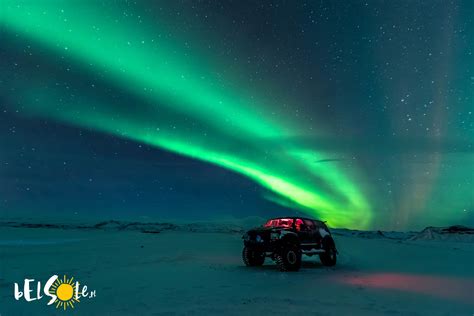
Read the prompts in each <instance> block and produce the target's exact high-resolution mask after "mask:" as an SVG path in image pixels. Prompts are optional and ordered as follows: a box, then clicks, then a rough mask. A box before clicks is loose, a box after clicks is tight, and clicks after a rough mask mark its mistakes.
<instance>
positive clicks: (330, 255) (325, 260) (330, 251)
mask: <svg viewBox="0 0 474 316" xmlns="http://www.w3.org/2000/svg"><path fill="white" fill-rule="evenodd" d="M322 246H323V249H324V253H322V254H320V255H319V259H320V260H321V263H322V264H323V265H324V266H327V267H332V266H335V265H336V262H337V251H336V245H335V244H334V240H333V239H332V238H331V237H329V236H326V237H324V239H323V242H322Z"/></svg>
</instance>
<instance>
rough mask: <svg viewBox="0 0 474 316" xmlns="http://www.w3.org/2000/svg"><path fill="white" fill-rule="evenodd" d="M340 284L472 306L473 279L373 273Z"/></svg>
mask: <svg viewBox="0 0 474 316" xmlns="http://www.w3.org/2000/svg"><path fill="white" fill-rule="evenodd" d="M340 281H341V282H342V283H346V284H351V285H357V286H363V287H370V288H381V289H391V290H399V291H406V292H413V293H419V294H426V295H431V296H435V297H439V298H445V299H455V300H458V301H462V302H464V303H470V304H474V279H472V278H458V277H446V276H432V275H431V276H430V275H416V274H404V273H374V274H364V275H361V276H351V277H344V278H341V279H340Z"/></svg>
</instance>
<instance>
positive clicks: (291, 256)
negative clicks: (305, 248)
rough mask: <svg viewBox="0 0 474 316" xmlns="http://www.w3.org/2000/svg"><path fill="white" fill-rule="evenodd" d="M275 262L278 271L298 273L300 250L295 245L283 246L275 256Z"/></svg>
mask: <svg viewBox="0 0 474 316" xmlns="http://www.w3.org/2000/svg"><path fill="white" fill-rule="evenodd" d="M275 261H276V264H277V266H278V268H279V269H280V271H282V272H284V271H298V270H299V269H300V267H301V250H300V248H299V247H298V246H297V245H287V246H284V247H283V249H282V250H281V251H279V252H278V253H277V254H276V255H275Z"/></svg>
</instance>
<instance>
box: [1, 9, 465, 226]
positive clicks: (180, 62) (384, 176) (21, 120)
mask: <svg viewBox="0 0 474 316" xmlns="http://www.w3.org/2000/svg"><path fill="white" fill-rule="evenodd" d="M473 17H474V2H473V1H471V0H468V1H436V0H431V1H411V0H409V1H67V2H66V1H64V2H61V1H53V0H44V1H10V0H3V1H1V2H0V69H1V72H0V110H1V112H0V131H1V133H0V212H1V214H2V216H3V217H19V218H21V217H24V218H44V217H52V218H63V219H76V218H77V219H79V218H80V219H84V218H102V219H112V218H133V219H150V220H151V219H156V220H157V219H185V220H207V219H216V218H230V217H235V218H240V217H246V216H254V215H255V216H263V217H271V216H278V215H283V214H294V213H295V212H296V213H298V214H306V215H308V216H311V217H316V218H321V219H324V220H327V221H328V223H329V224H330V225H332V226H337V227H350V228H380V229H417V228H421V227H424V226H429V225H451V224H465V225H474V189H473V182H474V147H473V146H474V115H473V113H472V112H473V111H474V20H473Z"/></svg>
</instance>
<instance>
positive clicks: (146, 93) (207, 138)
mask: <svg viewBox="0 0 474 316" xmlns="http://www.w3.org/2000/svg"><path fill="white" fill-rule="evenodd" d="M93 6H95V7H93ZM101 9H102V10H103V9H104V8H103V7H102V8H100V7H97V5H94V4H92V2H91V3H88V5H84V4H81V2H80V1H72V2H64V3H62V5H61V2H56V1H42V2H41V5H39V4H35V3H34V2H31V1H25V2H24V4H22V3H21V1H12V2H10V1H7V2H6V4H5V3H4V4H3V8H2V11H3V12H1V15H0V19H1V23H2V26H3V28H4V30H5V31H6V32H7V33H9V34H11V35H12V36H15V35H16V34H19V35H21V37H24V38H27V39H28V40H31V41H34V42H36V43H39V44H40V45H43V46H44V47H46V48H47V49H49V50H50V51H52V52H54V53H55V55H56V56H57V57H58V58H67V59H70V60H72V61H74V62H76V63H78V64H80V65H82V66H83V67H84V68H86V69H89V68H90V69H93V70H94V71H96V72H97V71H99V72H100V73H101V74H103V76H104V78H105V80H107V81H108V82H111V83H112V84H114V85H116V86H117V87H120V89H121V90H122V91H126V93H128V94H129V95H132V96H133V97H134V98H137V99H139V100H141V102H140V103H138V104H133V105H130V106H128V107H126V108H117V107H115V106H114V105H113V104H107V103H104V102H103V100H100V99H99V98H95V97H94V94H93V92H91V93H87V91H84V93H81V94H80V96H77V95H76V96H74V97H70V96H69V95H68V94H67V93H68V92H67V91H64V89H61V88H59V87H54V86H55V85H54V78H46V79H45V78H44V77H43V78H36V79H35V78H33V77H32V78H28V79H29V80H30V82H34V80H37V84H31V86H30V87H26V88H25V87H22V85H21V84H20V83H18V82H17V83H16V87H17V90H16V91H17V95H16V96H15V97H16V98H17V99H20V100H21V101H22V102H21V103H22V112H24V113H25V114H26V115H38V116H42V117H45V118H48V119H55V120H58V121H61V122H65V123H67V124H71V125H75V126H81V127H85V128H89V129H91V130H96V131H100V132H105V133H109V134H113V135H116V136H119V137H124V138H129V139H132V140H135V141H137V142H142V143H146V144H149V145H151V146H156V147H159V148H162V149H165V150H168V151H171V152H175V153H178V154H181V155H185V156H188V157H192V158H195V159H199V160H202V161H206V162H209V163H212V164H216V165H218V166H221V167H224V168H227V169H230V170H233V171H235V172H237V173H240V174H242V175H244V176H246V177H248V178H250V179H252V180H253V181H255V182H256V183H258V184H259V185H261V186H262V187H264V188H266V189H268V190H269V192H271V194H266V198H269V199H271V200H272V201H275V202H277V203H279V204H283V205H285V206H289V207H294V208H297V209H299V210H301V211H303V212H305V213H307V214H309V215H311V216H315V217H320V218H323V219H325V220H327V221H328V222H329V224H330V225H332V226H336V227H350V228H360V229H362V228H367V227H368V226H369V225H370V223H371V219H372V212H371V208H370V205H369V203H368V202H367V201H366V199H365V198H364V195H363V194H362V192H361V191H360V189H359V188H358V187H357V186H356V185H355V184H354V183H353V182H352V181H351V178H352V177H353V176H354V175H353V174H348V173H349V171H344V172H343V171H342V169H341V168H340V167H338V166H337V164H333V163H317V161H318V160H323V159H325V158H327V153H325V152H320V151H317V150H309V149H308V148H306V147H302V146H299V145H298V143H297V141H289V140H288V139H291V136H292V135H295V134H297V132H296V131H292V130H291V126H293V125H294V124H293V125H292V122H280V121H278V120H277V119H273V118H272V116H271V115H269V113H268V112H269V111H270V110H269V108H268V107H267V106H265V104H264V103H263V102H260V101H258V100H256V99H255V98H254V97H249V96H248V95H247V98H245V93H239V92H241V91H235V89H234V88H233V87H232V86H229V84H228V83H227V81H226V80H223V79H222V78H213V76H212V75H210V74H209V71H208V70H207V68H206V67H209V65H207V63H206V61H205V60H202V59H199V58H198V57H197V56H194V57H195V59H194V60H193V59H190V58H189V57H188V58H187V57H185V55H184V53H183V54H179V53H177V48H176V47H175V46H174V45H173V43H169V42H167V41H165V40H163V41H161V40H156V36H155V34H154V33H153V31H151V29H153V28H150V25H146V22H143V21H144V20H143V21H141V22H140V23H130V21H128V20H126V19H121V18H120V15H119V14H116V13H114V14H115V15H114V14H111V13H110V11H109V12H108V16H106V17H104V16H103V15H102V14H101ZM108 10H109V9H108ZM111 10H113V9H111ZM155 28H156V27H155ZM129 39H134V40H133V41H130V40H129ZM45 80H47V81H48V82H46V83H45V82H44V81H45ZM12 82H13V80H12ZM45 84H46V86H47V87H48V88H42V85H45ZM32 87H34V88H32ZM19 95H21V96H19ZM147 104H148V105H149V106H147ZM163 113H166V115H164V114H163ZM183 118H185V119H183ZM278 138H283V139H285V141H283V142H278V141H271V140H272V139H278ZM351 172H355V171H351Z"/></svg>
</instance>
